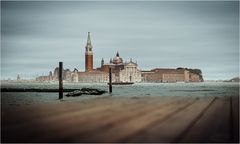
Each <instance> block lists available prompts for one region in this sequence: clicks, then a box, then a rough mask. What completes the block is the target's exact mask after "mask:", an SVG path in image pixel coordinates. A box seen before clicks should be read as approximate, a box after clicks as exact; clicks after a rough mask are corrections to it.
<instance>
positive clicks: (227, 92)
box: [1, 82, 239, 105]
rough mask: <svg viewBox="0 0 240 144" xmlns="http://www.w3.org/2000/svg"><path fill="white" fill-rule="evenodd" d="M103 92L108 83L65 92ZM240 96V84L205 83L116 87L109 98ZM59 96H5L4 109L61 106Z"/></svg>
mask: <svg viewBox="0 0 240 144" xmlns="http://www.w3.org/2000/svg"><path fill="white" fill-rule="evenodd" d="M1 87H3V88H58V83H2V85H1ZM83 87H87V88H99V89H103V90H106V91H108V85H107V84H106V83H95V84H93V83H64V88H76V89H77V88H83ZM236 95H239V83H227V82H203V83H136V84H133V85H128V86H113V93H112V94H109V93H106V94H104V95H102V96H101V97H105V96H116V97H142V96H145V97H146V96H236ZM97 97H99V96H91V95H90V96H89V95H83V96H79V97H66V96H64V100H65V101H76V100H83V99H92V98H97ZM57 99H58V93H37V92H20V93H19V92H2V93H1V104H2V105H26V104H34V103H53V102H59V101H58V100H57Z"/></svg>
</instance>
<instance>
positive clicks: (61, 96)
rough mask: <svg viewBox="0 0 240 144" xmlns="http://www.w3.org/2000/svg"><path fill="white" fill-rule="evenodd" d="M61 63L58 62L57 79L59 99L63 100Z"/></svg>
mask: <svg viewBox="0 0 240 144" xmlns="http://www.w3.org/2000/svg"><path fill="white" fill-rule="evenodd" d="M62 72H63V62H59V71H58V79H59V99H62V98H63V76H62Z"/></svg>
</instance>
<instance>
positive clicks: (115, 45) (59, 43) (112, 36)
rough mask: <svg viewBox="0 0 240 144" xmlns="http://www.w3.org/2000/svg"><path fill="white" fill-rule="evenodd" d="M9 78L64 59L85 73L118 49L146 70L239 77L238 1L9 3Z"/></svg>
mask: <svg viewBox="0 0 240 144" xmlns="http://www.w3.org/2000/svg"><path fill="white" fill-rule="evenodd" d="M1 30H2V31H1V36H2V42H1V65H2V66H1V73H2V79H7V78H16V75H17V74H20V75H22V76H23V77H24V76H25V77H35V76H37V75H42V74H48V72H49V71H51V70H53V69H54V68H55V67H56V66H57V65H58V62H59V61H63V62H64V67H65V68H70V69H71V70H73V68H77V69H78V70H82V71H83V70H84V50H85V44H86V41H87V32H88V31H89V32H91V38H92V44H93V51H94V67H95V68H96V67H99V66H100V60H101V59H102V58H104V60H105V62H108V61H109V59H110V58H111V57H114V56H115V54H116V52H117V51H119V53H120V56H121V57H122V58H123V59H124V60H129V59H130V58H133V60H134V61H137V62H138V64H139V67H140V69H142V70H150V69H153V68H156V67H160V68H177V67H188V68H199V69H201V70H202V72H203V76H204V78H205V79H230V78H232V77H235V76H238V75H239V72H238V71H239V63H238V61H239V2H237V1H235V2H217V1H215V2H189V1H188V2H187V1H183V2H2V1H1Z"/></svg>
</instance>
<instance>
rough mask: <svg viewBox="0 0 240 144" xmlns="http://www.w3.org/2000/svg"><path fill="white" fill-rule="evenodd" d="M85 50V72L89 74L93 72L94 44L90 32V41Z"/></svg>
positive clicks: (88, 40)
mask: <svg viewBox="0 0 240 144" xmlns="http://www.w3.org/2000/svg"><path fill="white" fill-rule="evenodd" d="M85 48H86V50H85V71H86V72H89V71H92V70H93V52H92V44H91V38H90V32H88V39H87V44H86V47H85Z"/></svg>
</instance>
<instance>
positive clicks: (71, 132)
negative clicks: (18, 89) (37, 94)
mask: <svg viewBox="0 0 240 144" xmlns="http://www.w3.org/2000/svg"><path fill="white" fill-rule="evenodd" d="M232 99H234V100H232V102H231V100H230V97H171V96H169V97H131V98H127V97H116V98H115V97H100V98H96V99H91V100H83V101H78V102H60V103H54V104H52V105H33V106H22V107H19V108H18V107H13V106H12V107H8V106H7V107H2V141H3V142H233V141H234V142H236V141H237V140H238V137H237V134H236V133H238V129H236V128H235V127H236V126H238V125H237V122H236V121H238V114H236V113H237V112H238V101H237V102H236V97H234V98H232ZM230 102H231V103H230Z"/></svg>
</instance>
